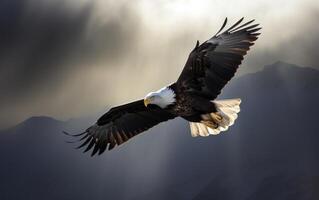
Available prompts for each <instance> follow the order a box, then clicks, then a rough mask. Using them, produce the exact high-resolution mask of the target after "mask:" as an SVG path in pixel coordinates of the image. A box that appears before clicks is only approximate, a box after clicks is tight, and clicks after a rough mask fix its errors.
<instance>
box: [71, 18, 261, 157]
mask: <svg viewBox="0 0 319 200" xmlns="http://www.w3.org/2000/svg"><path fill="white" fill-rule="evenodd" d="M242 21H243V18H241V19H240V20H239V21H237V22H236V23H235V24H234V25H232V26H231V27H230V28H228V29H227V30H225V31H223V29H224V28H225V26H226V24H227V18H226V19H225V21H224V23H223V25H222V26H221V28H220V29H219V31H218V32H217V33H216V34H215V35H214V36H213V37H212V38H210V39H209V40H207V41H205V42H204V43H202V44H200V43H199V41H197V43H196V46H195V48H194V49H193V50H192V51H191V53H190V55H189V57H188V60H187V62H186V64H185V66H184V69H183V71H182V73H181V74H180V76H179V78H178V79H177V81H176V82H175V83H173V84H171V85H169V86H166V87H163V88H162V89H160V90H158V91H156V92H151V93H149V94H147V95H146V96H145V98H144V99H141V100H137V101H134V102H131V103H128V104H125V105H121V106H117V107H113V108H111V109H110V110H109V111H108V112H107V113H105V114H104V115H103V116H101V117H100V118H99V119H98V120H97V122H96V123H95V124H94V125H92V126H91V127H89V128H88V129H86V130H85V131H84V132H83V133H80V134H75V135H72V136H75V137H80V139H79V140H78V141H77V142H79V141H81V142H82V143H81V144H80V145H79V146H78V147H77V148H83V147H86V149H85V150H84V152H87V151H88V150H90V149H92V148H93V151H92V153H91V155H92V156H93V155H95V154H96V153H97V152H98V154H99V155H100V154H101V153H103V152H104V151H105V150H106V149H108V150H111V149H113V148H114V147H115V146H116V145H121V144H122V143H124V142H126V141H127V140H129V139H130V138H132V137H134V136H136V135H138V134H140V133H142V132H143V131H146V130H147V129H149V128H151V127H153V126H155V125H157V124H159V123H161V122H164V121H167V120H170V119H174V118H176V117H182V118H184V119H185V120H187V121H189V123H190V130H191V135H192V136H193V137H196V136H208V135H217V134H219V133H220V132H221V131H226V130H227V129H228V127H229V126H231V125H233V124H234V121H235V120H236V118H237V114H238V112H239V111H240V108H239V105H240V103H241V100H240V99H239V98H238V99H228V100H215V99H216V97H217V96H218V95H219V94H220V92H221V90H222V88H223V87H224V86H225V85H226V84H227V82H228V81H229V80H230V79H231V78H232V77H233V76H234V74H235V72H236V71H237V68H238V66H239V65H240V64H241V62H242V60H243V57H244V55H246V53H247V51H248V50H249V48H250V46H252V45H253V44H254V43H253V42H254V41H255V40H257V38H258V35H259V34H260V33H258V31H259V30H260V29H261V28H260V27H258V26H259V24H252V22H253V21H254V20H251V21H248V22H246V23H242ZM66 134H68V133H66ZM68 135H71V134H68Z"/></svg>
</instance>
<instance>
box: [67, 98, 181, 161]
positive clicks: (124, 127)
mask: <svg viewBox="0 0 319 200" xmlns="http://www.w3.org/2000/svg"><path fill="white" fill-rule="evenodd" d="M173 118H175V115H172V114H170V113H169V112H167V111H166V110H163V109H161V108H152V109H149V108H146V107H145V106H144V102H143V100H139V101H135V102H132V103H129V104H125V105H122V106H118V107H114V108H112V109H110V110H109V111H108V112H107V113H105V114H104V115H103V116H102V117H101V118H99V119H98V120H97V123H96V124H94V125H93V126H91V127H89V128H88V129H86V131H85V132H84V133H82V134H75V135H73V136H75V137H81V138H80V139H79V141H81V142H82V144H80V145H79V146H78V147H77V148H78V149H79V148H83V147H86V148H85V150H84V152H87V151H89V150H90V149H92V148H93V151H92V153H91V156H94V155H96V154H97V153H98V155H100V154H102V153H103V152H104V151H105V150H106V149H107V148H108V149H109V150H111V149H113V148H114V147H115V146H116V145H121V144H123V143H124V142H126V141H128V140H129V139H130V138H132V137H134V136H136V135H138V134H139V133H141V132H143V131H145V130H147V129H149V128H151V127H153V126H155V125H156V124H158V123H161V122H163V121H167V120H169V119H173ZM66 134H67V135H71V134H68V133H66Z"/></svg>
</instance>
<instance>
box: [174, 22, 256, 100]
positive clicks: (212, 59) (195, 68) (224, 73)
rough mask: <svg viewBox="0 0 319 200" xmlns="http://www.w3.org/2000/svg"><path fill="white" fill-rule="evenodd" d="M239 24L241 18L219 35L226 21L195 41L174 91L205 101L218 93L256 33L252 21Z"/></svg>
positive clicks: (230, 76)
mask: <svg viewBox="0 0 319 200" xmlns="http://www.w3.org/2000/svg"><path fill="white" fill-rule="evenodd" d="M242 21H243V18H242V19H240V20H239V21H238V22H236V23H235V24H234V25H233V26H231V27H230V28H228V29H227V30H226V31H224V32H222V33H221V34H219V33H220V32H221V31H222V30H223V29H224V27H225V25H226V23H227V18H226V19H225V21H224V24H223V25H222V27H221V28H220V30H219V31H218V32H217V33H216V35H215V36H214V37H212V38H211V39H209V40H207V41H206V42H204V43H203V44H201V45H199V42H198V41H197V44H196V47H195V48H194V50H193V51H192V52H191V53H190V55H189V58H188V60H187V62H186V64H185V67H184V69H183V71H182V73H181V75H180V77H179V78H178V80H177V86H178V88H180V89H181V90H182V91H183V92H191V93H194V94H197V95H200V96H202V97H205V98H208V99H215V98H216V97H217V95H219V94H220V91H221V89H222V88H223V87H224V86H225V85H226V83H227V82H228V81H229V80H230V79H231V78H232V77H233V76H234V74H235V72H236V71H237V68H238V66H239V65H240V64H241V62H242V60H243V57H244V55H246V53H247V51H248V50H249V48H250V46H252V45H253V44H254V43H253V41H255V40H257V36H258V35H259V34H260V33H258V31H259V30H260V29H261V28H259V27H258V25H259V24H251V23H252V22H253V21H254V20H251V21H249V22H247V23H244V24H242V25H241V22H242Z"/></svg>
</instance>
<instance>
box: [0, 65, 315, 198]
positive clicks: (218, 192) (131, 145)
mask: <svg viewBox="0 0 319 200" xmlns="http://www.w3.org/2000/svg"><path fill="white" fill-rule="evenodd" d="M237 97H240V98H241V99H242V100H243V101H242V105H241V112H240V114H239V118H238V120H237V121H236V123H235V125H234V126H232V127H231V128H230V130H229V131H227V132H226V133H224V134H221V135H219V136H210V137H206V138H201V137H198V138H192V137H191V136H190V131H189V125H188V123H187V122H185V121H184V120H181V119H176V120H172V121H169V122H167V123H164V124H161V125H159V126H157V127H155V128H153V129H151V130H150V131H147V132H146V133H143V134H141V135H139V136H137V137H134V138H133V139H132V140H130V141H129V142H128V143H127V144H125V145H123V146H121V147H119V148H116V149H114V151H111V152H106V153H105V154H103V155H102V156H100V157H94V158H91V157H90V156H89V155H88V154H82V153H81V152H80V151H78V150H74V149H72V145H70V144H66V143H65V142H64V141H65V140H66V139H68V138H67V137H65V136H64V135H62V134H61V131H62V130H68V131H72V132H77V131H80V130H81V129H83V128H84V127H86V126H88V125H90V124H91V121H90V122H87V123H85V122H82V121H81V122H80V123H79V122H77V121H76V120H71V121H68V122H60V121H57V120H53V119H50V118H44V117H38V118H31V119H29V120H27V121H25V122H23V123H22V124H20V125H18V126H16V127H15V128H13V129H11V130H9V131H5V132H2V133H1V135H0V156H1V158H2V159H1V164H0V177H1V181H0V199H44V198H45V199H154V200H156V199H174V200H175V199H183V200H184V199H185V200H187V199H196V200H200V199H214V200H215V199H223V200H225V199H226V200H227V199H236V200H238V199H248V200H251V199H258V200H259V199H261V200H263V199H269V195H271V199H284V198H286V197H287V198H288V197H290V196H289V195H294V196H295V197H296V198H298V197H300V198H299V199H303V198H304V199H317V198H315V197H317V196H318V193H316V191H318V190H319V189H318V175H319V173H318V170H317V169H318V168H319V155H318V152H319V147H318V139H319V136H318V127H317V119H318V117H317V113H318V111H319V109H318V105H317V102H319V71H316V70H313V69H311V68H300V67H297V66H294V65H290V64H287V63H282V62H278V63H274V64H273V65H269V66H266V67H265V68H264V70H262V71H260V72H257V73H254V74H248V75H245V76H242V77H240V78H237V79H234V80H233V81H231V82H230V84H229V85H227V87H226V88H225V90H224V91H223V93H222V95H221V97H220V98H237ZM280 188H282V189H280ZM17 191H19V192H17ZM316 195H317V196H316Z"/></svg>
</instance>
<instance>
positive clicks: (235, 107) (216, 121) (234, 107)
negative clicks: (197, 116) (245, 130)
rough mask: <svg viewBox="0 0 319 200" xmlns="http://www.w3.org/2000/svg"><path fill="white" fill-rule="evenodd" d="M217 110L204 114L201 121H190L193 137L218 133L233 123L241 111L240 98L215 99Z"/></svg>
mask: <svg viewBox="0 0 319 200" xmlns="http://www.w3.org/2000/svg"><path fill="white" fill-rule="evenodd" d="M213 103H214V104H215V105H216V109H217V112H214V113H209V114H205V115H202V116H201V117H202V121H201V122H190V128H191V134H192V136H193V137H197V136H203V137H205V136H209V135H218V134H219V133H220V132H221V131H226V130H227V129H228V128H229V126H231V125H233V124H234V122H235V120H236V119H237V117H238V115H237V113H239V111H240V107H239V105H240V103H241V100H240V99H226V100H218V101H213Z"/></svg>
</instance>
